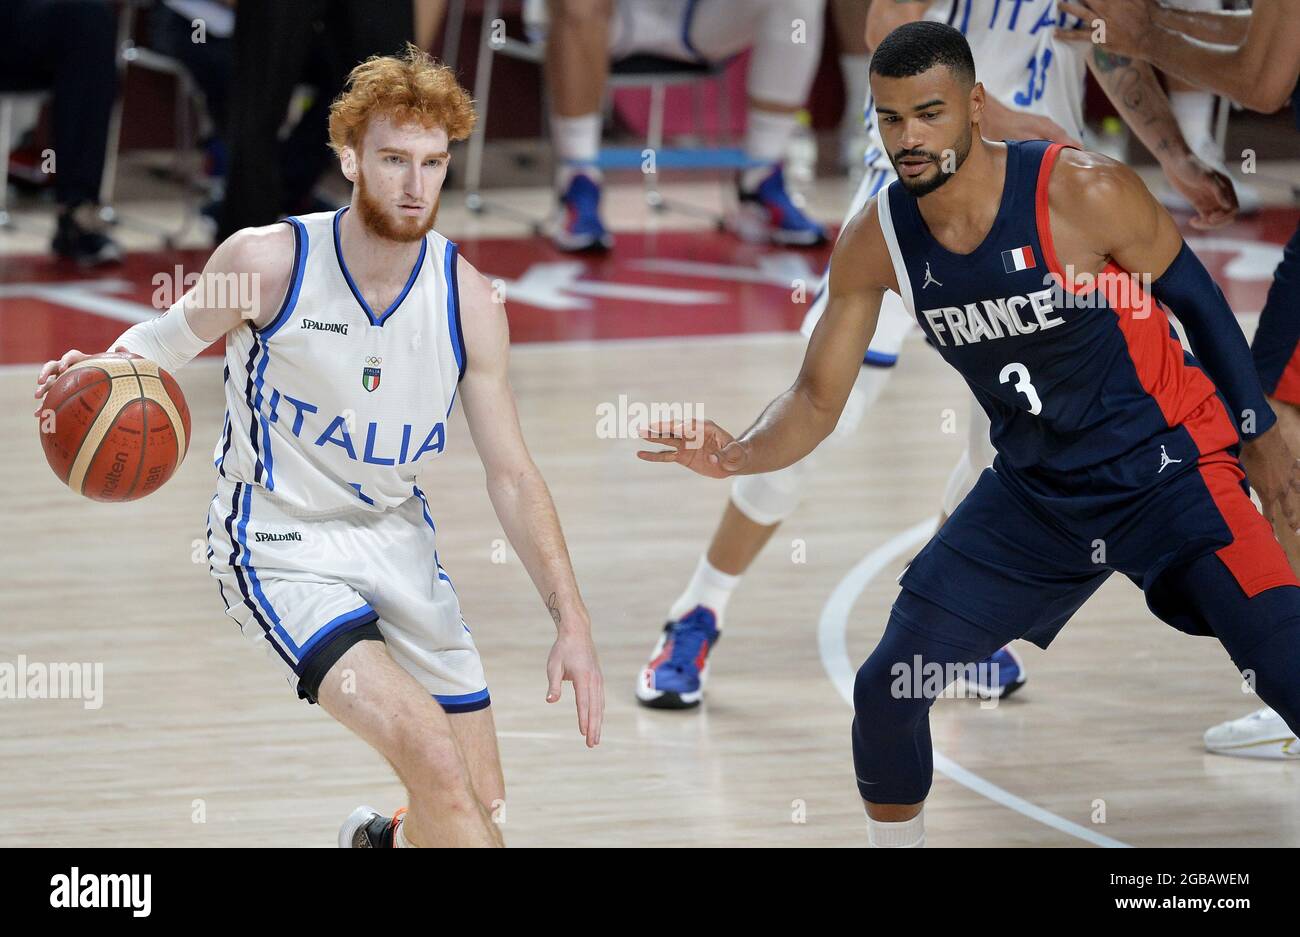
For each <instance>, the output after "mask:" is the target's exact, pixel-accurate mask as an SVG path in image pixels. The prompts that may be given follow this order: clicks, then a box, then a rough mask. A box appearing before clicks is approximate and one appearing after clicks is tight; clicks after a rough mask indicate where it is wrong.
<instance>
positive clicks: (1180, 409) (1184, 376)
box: [1034, 143, 1239, 455]
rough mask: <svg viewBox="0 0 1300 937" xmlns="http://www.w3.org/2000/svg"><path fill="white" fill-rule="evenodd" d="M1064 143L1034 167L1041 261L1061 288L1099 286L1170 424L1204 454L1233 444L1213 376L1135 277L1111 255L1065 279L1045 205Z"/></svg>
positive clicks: (1147, 388) (1143, 380) (1141, 375)
mask: <svg viewBox="0 0 1300 937" xmlns="http://www.w3.org/2000/svg"><path fill="white" fill-rule="evenodd" d="M1063 147H1064V144H1061V143H1054V144H1052V145H1051V146H1049V147H1048V148H1047V150H1046V152H1044V154H1043V161H1042V163H1041V164H1040V167H1039V170H1038V186H1037V189H1036V190H1035V198H1034V211H1035V215H1036V221H1037V225H1038V241H1039V243H1040V244H1041V245H1042V247H1043V262H1044V263H1045V264H1046V265H1047V269H1048V271H1049V272H1050V273H1051V275H1052V276H1053V277H1054V278H1055V279H1056V280H1057V281H1058V282H1060V283H1063V284H1064V286H1065V288H1066V289H1068V290H1070V292H1072V293H1075V294H1083V293H1088V292H1092V291H1093V290H1100V291H1101V294H1102V296H1103V297H1105V300H1106V304H1107V306H1109V307H1110V309H1111V310H1112V311H1113V312H1114V313H1115V316H1116V319H1117V321H1118V323H1119V329H1120V333H1121V334H1122V335H1123V336H1124V343H1125V345H1127V346H1128V353H1129V357H1130V358H1131V359H1132V361H1133V369H1134V371H1135V372H1136V374H1137V378H1138V381H1139V382H1140V383H1141V385H1142V389H1143V390H1145V391H1146V392H1147V393H1148V394H1149V395H1150V396H1151V398H1152V399H1153V400H1154V401H1155V402H1156V405H1157V406H1159V407H1160V412H1161V414H1162V415H1163V416H1164V418H1165V421H1166V422H1167V423H1168V424H1169V425H1170V426H1183V427H1184V428H1186V430H1187V432H1188V433H1189V434H1190V435H1191V437H1192V441H1193V442H1194V443H1195V444H1196V448H1197V451H1198V452H1199V453H1200V454H1202V455H1204V454H1206V453H1212V452H1217V451H1219V450H1220V449H1226V448H1227V447H1229V446H1234V445H1236V444H1237V442H1238V441H1239V440H1238V436H1237V429H1236V427H1235V426H1234V425H1233V422H1232V418H1231V417H1230V416H1229V415H1228V411H1227V408H1225V407H1224V406H1223V402H1222V401H1221V400H1220V399H1219V397H1218V395H1217V394H1216V392H1215V387H1214V384H1213V382H1211V381H1210V379H1209V378H1208V377H1206V375H1205V373H1204V372H1203V371H1201V369H1200V368H1195V367H1191V366H1189V365H1188V364H1187V362H1186V360H1185V358H1184V356H1183V346H1182V344H1181V343H1180V342H1179V341H1178V339H1177V338H1175V337H1174V335H1173V334H1172V333H1171V332H1170V328H1169V318H1168V316H1166V315H1165V311H1164V309H1163V308H1162V307H1161V306H1160V304H1159V303H1157V302H1156V301H1155V300H1154V299H1153V298H1152V297H1150V296H1148V295H1147V294H1146V292H1145V291H1144V290H1143V289H1142V287H1141V285H1140V283H1139V281H1138V279H1137V278H1136V277H1134V276H1132V275H1131V274H1130V273H1129V272H1128V271H1127V270H1125V269H1124V268H1123V267H1121V266H1120V265H1119V264H1117V263H1115V262H1114V261H1110V262H1108V263H1107V264H1106V266H1105V267H1104V268H1103V269H1102V270H1101V272H1100V273H1098V274H1096V275H1095V276H1093V277H1079V278H1077V280H1076V281H1075V282H1070V283H1066V282H1065V274H1064V273H1063V271H1062V269H1061V264H1060V261H1059V260H1058V259H1057V256H1056V248H1055V247H1054V245H1053V243H1052V222H1051V214H1050V213H1049V211H1048V204H1047V200H1048V183H1049V181H1050V179H1051V175H1052V166H1053V165H1054V164H1055V163H1056V157H1057V155H1058V154H1059V153H1060V151H1061V149H1062V148H1063Z"/></svg>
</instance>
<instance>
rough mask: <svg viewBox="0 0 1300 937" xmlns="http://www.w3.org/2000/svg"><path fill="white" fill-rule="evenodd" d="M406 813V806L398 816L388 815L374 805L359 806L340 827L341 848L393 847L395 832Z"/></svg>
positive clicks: (398, 812)
mask: <svg viewBox="0 0 1300 937" xmlns="http://www.w3.org/2000/svg"><path fill="white" fill-rule="evenodd" d="M404 813H406V808H405V807H403V808H402V809H401V810H399V811H397V815H396V816H392V817H386V816H384V815H383V814H382V813H380V812H379V811H378V810H376V809H375V808H374V807H358V808H357V809H356V810H353V811H352V813H350V814H349V815H348V818H347V819H346V820H344V821H343V825H342V826H341V827H339V848H340V849H392V848H393V834H394V833H395V832H396V831H397V822H398V821H399V820H400V819H401V817H402V814H404Z"/></svg>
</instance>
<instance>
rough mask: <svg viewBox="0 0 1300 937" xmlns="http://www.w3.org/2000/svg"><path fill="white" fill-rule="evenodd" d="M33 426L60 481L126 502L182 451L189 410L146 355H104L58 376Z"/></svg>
mask: <svg viewBox="0 0 1300 937" xmlns="http://www.w3.org/2000/svg"><path fill="white" fill-rule="evenodd" d="M38 426H39V430H40V434H41V445H42V446H43V447H44V449H45V458H46V460H47V461H48V462H49V463H50V468H52V469H54V474H55V475H57V476H58V477H59V480H60V481H62V482H63V483H64V484H66V485H67V486H68V487H69V488H71V489H72V490H73V491H75V492H77V493H78V494H83V495H85V496H86V497H87V498H91V499H93V500H95V501H134V500H135V499H136V498H143V497H144V496H145V495H147V494H150V493H151V492H154V491H157V490H158V489H159V488H161V487H162V485H163V482H165V481H167V479H169V478H171V477H172V473H174V472H175V471H176V469H177V467H179V466H180V464H181V460H182V459H184V458H185V451H186V449H187V448H188V446H189V441H190V410H189V407H188V406H186V404H185V397H184V395H183V394H182V393H181V389H180V387H179V386H178V385H177V384H176V381H175V380H174V379H173V378H172V376H171V375H170V374H168V373H167V372H166V371H164V370H163V369H162V368H160V367H158V365H156V364H154V363H153V362H152V361H147V360H145V359H144V358H138V357H134V356H128V355H120V354H106V355H99V356H97V357H94V358H87V359H86V360H85V361H81V362H78V363H77V364H74V365H73V366H72V367H70V368H68V370H67V371H65V372H64V373H63V374H61V375H59V379H58V380H57V381H55V382H54V386H52V387H51V388H50V389H49V391H47V392H46V394H45V401H44V405H43V407H42V410H41V416H40V418H39V424H38Z"/></svg>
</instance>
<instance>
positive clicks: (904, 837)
mask: <svg viewBox="0 0 1300 937" xmlns="http://www.w3.org/2000/svg"><path fill="white" fill-rule="evenodd" d="M867 843H868V844H869V845H870V846H871V847H872V848H875V849H891V848H892V849H919V848H920V847H922V846H924V845H925V808H924V807H922V808H921V812H920V813H918V814H917V815H916V816H914V817H912V819H910V820H899V821H898V822H897V823H886V822H885V821H883V820H873V819H871V817H867Z"/></svg>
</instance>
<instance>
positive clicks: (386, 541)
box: [208, 478, 491, 713]
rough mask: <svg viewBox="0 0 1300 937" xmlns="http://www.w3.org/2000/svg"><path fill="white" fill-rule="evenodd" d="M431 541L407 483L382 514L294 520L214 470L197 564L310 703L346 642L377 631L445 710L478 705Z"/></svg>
mask: <svg viewBox="0 0 1300 937" xmlns="http://www.w3.org/2000/svg"><path fill="white" fill-rule="evenodd" d="M434 538H435V528H434V523H433V519H432V517H431V516H430V514H429V508H428V502H427V501H426V500H425V498H424V495H423V493H421V492H420V491H419V489H418V488H414V489H412V497H411V498H409V499H408V500H407V501H405V502H403V503H402V504H401V505H399V506H398V507H396V508H393V509H392V510H389V511H382V512H372V511H366V510H355V511H349V512H346V513H342V514H334V515H330V516H327V517H319V516H314V517H303V516H295V515H294V514H292V513H290V512H289V511H288V510H287V506H286V505H285V504H284V503H283V502H282V501H279V500H278V499H277V498H276V497H275V496H274V495H273V494H270V493H268V492H267V491H266V489H264V488H262V487H261V486H260V485H250V484H247V483H245V482H236V481H232V480H230V479H227V478H218V479H217V493H216V494H215V495H214V496H213V498H212V502H211V504H210V505H209V506H208V564H209V570H210V571H211V573H212V576H213V578H215V579H216V580H217V584H218V588H219V590H220V592H221V598H222V601H223V602H224V603H225V606H226V614H227V615H229V616H230V617H231V618H233V619H234V620H235V622H236V623H237V624H238V625H239V627H240V630H241V631H243V633H244V635H245V636H246V637H247V638H249V639H251V640H253V641H255V642H257V643H258V644H260V645H262V646H263V647H264V648H265V649H266V650H267V652H268V654H269V655H270V656H271V657H272V658H274V659H276V660H278V661H279V662H280V665H281V668H282V669H283V671H284V672H285V675H286V677H287V679H288V680H289V684H290V685H291V686H293V687H295V688H296V689H297V691H298V695H299V696H300V697H302V698H303V699H306V700H309V701H311V702H315V700H316V695H317V692H318V690H319V688H320V683H321V680H322V679H323V678H324V676H325V674H326V673H327V672H328V671H329V669H330V668H331V667H332V666H333V665H334V663H335V662H337V660H338V659H339V658H340V657H341V656H342V655H343V653H344V652H345V651H347V649H348V648H350V647H351V646H352V645H353V644H355V643H356V642H357V641H361V640H367V639H382V640H383V641H384V642H385V643H386V644H387V646H388V651H389V653H390V654H392V656H393V659H394V660H396V661H397V663H398V664H399V665H400V666H401V667H403V668H404V669H405V670H406V671H407V672H408V673H410V674H411V675H412V676H413V677H415V679H416V680H418V681H419V682H420V684H421V686H423V687H424V688H425V690H427V691H428V692H429V693H430V694H431V695H432V696H433V698H434V699H435V700H437V701H438V703H439V704H441V706H442V707H443V709H445V710H446V711H447V712H453V713H454V712H471V711H473V710H476V709H483V708H486V707H487V706H488V705H490V703H491V699H490V697H489V696H488V691H487V681H486V680H485V678H484V676H483V664H482V662H481V661H480V660H479V654H478V649H477V648H476V647H475V646H474V639H473V636H472V635H471V634H470V631H469V628H468V627H467V626H466V625H465V620H464V618H463V617H462V616H461V611H460V602H459V601H458V600H457V598H456V590H455V588H454V587H453V586H452V582H451V577H450V576H448V575H447V572H446V570H444V569H443V568H442V565H441V564H440V563H439V562H438V554H437V550H436V549H435V542H434Z"/></svg>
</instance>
